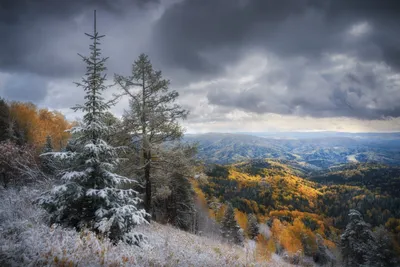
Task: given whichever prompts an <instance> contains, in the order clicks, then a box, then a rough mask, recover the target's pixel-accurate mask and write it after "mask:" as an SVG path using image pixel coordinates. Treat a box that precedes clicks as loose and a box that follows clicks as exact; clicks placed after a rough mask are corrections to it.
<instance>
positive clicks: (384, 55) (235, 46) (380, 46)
mask: <svg viewBox="0 0 400 267" xmlns="http://www.w3.org/2000/svg"><path fill="white" fill-rule="evenodd" d="M399 13H400V2H399V1H397V0H385V1H379V0H365V1H362V0H319V1H317V0H282V1H273V0H247V1H246V0H238V1H230V0H219V1H214V0H201V1H200V0H187V1H180V2H178V3H177V4H175V5H173V6H171V7H170V8H169V9H168V10H167V11H166V12H165V13H164V15H163V17H162V18H161V19H160V20H159V22H158V25H157V27H156V29H155V31H154V40H155V42H154V43H155V44H156V45H159V47H158V48H159V52H160V54H159V56H160V57H163V58H164V60H165V61H167V62H168V63H170V64H173V65H176V66H180V67H184V68H190V69H192V70H193V71H201V72H205V71H215V70H218V69H221V68H223V66H224V64H229V63H232V62H234V61H235V60H236V59H238V58H239V57H240V54H241V50H243V48H244V47H245V48H246V49H249V48H254V47H256V48H264V49H266V50H268V51H270V52H274V53H276V54H278V55H279V56H282V57H288V56H298V55H301V56H306V57H319V56H320V55H321V54H322V53H324V52H337V51H345V52H353V53H355V54H357V55H358V56H360V57H369V58H370V59H371V57H373V59H377V58H378V57H381V58H378V59H383V60H385V61H386V62H387V63H389V64H391V65H393V66H396V67H399V66H400V56H399V52H400V50H399V49H400V36H399V35H398V34H396V32H397V31H398V30H397V28H398V25H399V24H400V16H398V14H399ZM362 21H367V22H368V23H370V24H371V25H372V27H374V28H375V29H376V31H375V33H374V34H372V35H370V36H368V38H364V39H362V40H359V41H353V42H348V41H346V40H345V38H344V35H345V32H346V30H347V29H348V27H349V26H351V25H352V24H354V23H358V22H362ZM371 50H375V53H374V55H371V53H369V52H371ZM218 51H228V53H225V55H224V59H223V60H221V57H207V56H206V55H208V54H209V53H212V54H215V53H218ZM368 51H369V52H368Z"/></svg>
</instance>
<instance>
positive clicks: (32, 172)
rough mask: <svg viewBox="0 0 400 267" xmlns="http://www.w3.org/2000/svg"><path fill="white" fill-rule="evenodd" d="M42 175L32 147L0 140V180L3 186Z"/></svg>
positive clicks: (29, 180)
mask: <svg viewBox="0 0 400 267" xmlns="http://www.w3.org/2000/svg"><path fill="white" fill-rule="evenodd" d="M44 177H45V175H44V174H43V173H42V171H41V170H40V166H39V164H38V158H37V157H36V151H35V148H34V147H32V146H29V145H21V146H19V145H17V144H15V143H14V142H11V141H9V140H7V141H3V142H0V180H1V181H2V184H3V186H5V187H7V186H8V185H9V184H13V185H19V184H24V183H26V182H32V181H36V180H40V179H42V178H44Z"/></svg>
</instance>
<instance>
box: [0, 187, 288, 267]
mask: <svg viewBox="0 0 400 267" xmlns="http://www.w3.org/2000/svg"><path fill="white" fill-rule="evenodd" d="M40 192H43V189H39V188H36V189H34V188H27V187H25V188H22V189H21V190H19V191H17V190H15V189H8V190H5V189H0V266H46V265H48V266H50V265H51V266H272V267H274V266H289V265H288V264H287V263H284V262H283V261H282V260H281V259H280V258H279V257H278V256H273V257H272V258H271V260H270V261H269V262H262V263H260V262H256V261H255V257H254V249H252V247H254V246H251V245H246V246H245V247H238V246H232V245H229V244H226V243H223V242H221V241H220V240H217V239H215V240H214V239H210V238H206V237H201V236H197V235H193V234H190V233H187V232H184V231H181V230H178V229H176V228H174V227H172V226H166V225H160V224H157V223H152V224H150V225H148V226H139V227H137V228H135V230H136V231H137V232H140V233H143V234H144V235H145V236H146V237H147V242H146V243H145V244H143V245H142V246H141V247H137V246H129V245H125V244H122V243H120V244H118V245H113V244H112V243H111V242H109V241H108V240H99V239H98V238H97V237H96V236H95V235H94V234H92V233H90V232H81V233H77V232H76V231H74V230H67V229H63V228H62V227H60V226H53V227H49V226H48V225H47V223H46V213H45V212H44V211H42V210H41V209H40V208H38V207H37V206H35V205H33V204H32V201H33V200H35V199H36V198H37V196H38V195H39V194H40Z"/></svg>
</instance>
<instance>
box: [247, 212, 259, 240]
mask: <svg viewBox="0 0 400 267" xmlns="http://www.w3.org/2000/svg"><path fill="white" fill-rule="evenodd" d="M258 234H259V226H258V221H257V217H256V216H255V215H254V214H253V213H250V214H249V215H248V216H247V235H248V236H249V238H250V239H255V238H256V237H257V236H258Z"/></svg>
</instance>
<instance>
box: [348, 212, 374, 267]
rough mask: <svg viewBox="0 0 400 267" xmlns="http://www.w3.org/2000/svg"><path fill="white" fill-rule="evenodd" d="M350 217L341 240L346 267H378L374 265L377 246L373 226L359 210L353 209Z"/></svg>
mask: <svg viewBox="0 0 400 267" xmlns="http://www.w3.org/2000/svg"><path fill="white" fill-rule="evenodd" d="M349 217H350V222H349V223H348V224H347V226H346V230H345V231H344V233H343V234H342V236H341V240H340V241H341V251H342V256H343V263H344V266H352V267H357V266H359V267H361V266H377V265H375V264H374V263H373V261H374V258H375V254H376V253H377V244H376V241H375V237H374V235H373V233H372V231H371V226H370V225H369V224H368V223H366V222H365V221H364V219H363V218H362V215H361V213H360V212H359V211H357V210H354V209H351V210H350V213H349Z"/></svg>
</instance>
